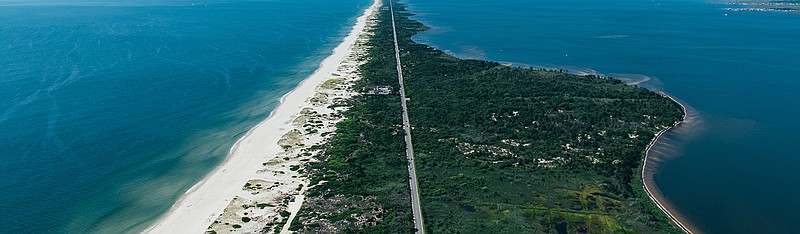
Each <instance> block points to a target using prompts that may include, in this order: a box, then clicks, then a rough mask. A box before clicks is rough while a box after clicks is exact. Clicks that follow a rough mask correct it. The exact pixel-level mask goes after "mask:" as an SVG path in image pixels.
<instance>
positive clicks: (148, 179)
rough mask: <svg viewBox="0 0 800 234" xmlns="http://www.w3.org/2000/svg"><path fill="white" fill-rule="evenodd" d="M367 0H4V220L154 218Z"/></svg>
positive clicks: (324, 52)
mask: <svg viewBox="0 0 800 234" xmlns="http://www.w3.org/2000/svg"><path fill="white" fill-rule="evenodd" d="M369 4H371V1H368V0H333V1H330V0H324V1H323V0H264V1H258V0H256V1H220V0H211V1H196V2H192V1H184V0H175V1H163V0H146V1H114V0H99V1H40V0H33V1H8V0H0V201H2V202H0V217H2V218H0V224H2V225H0V226H2V227H3V232H7V233H121V232H122V233H126V232H138V231H141V230H143V229H144V228H146V227H147V225H149V224H150V223H151V222H152V221H154V219H156V218H157V217H158V216H159V215H160V214H161V213H163V212H165V211H166V210H167V209H169V207H170V206H171V205H172V204H173V202H174V201H175V200H176V199H177V198H178V197H179V196H180V195H181V194H182V193H183V192H184V191H186V190H187V189H188V188H189V187H191V186H192V185H194V184H195V183H196V182H197V181H199V180H200V179H201V178H202V177H203V176H204V175H205V174H206V173H208V172H209V171H210V170H211V169H213V168H214V167H215V166H216V165H217V164H219V163H220V162H221V161H222V160H223V159H224V157H225V155H226V154H227V152H228V150H229V148H230V147H231V145H232V144H233V143H234V142H235V141H236V140H237V139H238V138H239V137H241V136H242V135H243V134H244V133H245V132H246V131H247V130H249V129H250V128H251V127H253V126H255V124H257V123H258V122H259V121H261V120H263V119H264V118H266V117H267V115H268V114H269V112H270V111H271V110H272V109H273V108H274V107H275V106H276V105H277V103H278V101H279V98H280V97H281V96H282V95H283V94H285V93H286V92H288V91H289V90H291V89H292V88H293V87H294V86H295V85H296V84H297V83H298V82H300V81H301V80H302V79H303V78H305V77H306V76H308V75H310V74H311V73H312V72H313V71H314V70H315V69H316V68H317V67H318V65H319V62H321V61H322V59H324V58H325V57H326V56H328V55H329V54H330V53H331V52H332V51H331V50H332V49H333V48H334V47H335V46H336V45H338V44H339V42H340V40H341V39H342V38H344V36H346V34H347V33H348V32H349V30H350V27H351V26H352V25H353V24H354V23H355V19H356V17H358V16H359V15H360V14H361V13H362V12H363V10H364V9H365V8H366V7H367V6H368V5H369Z"/></svg>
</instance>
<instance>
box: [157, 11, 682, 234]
mask: <svg viewBox="0 0 800 234" xmlns="http://www.w3.org/2000/svg"><path fill="white" fill-rule="evenodd" d="M389 1H392V0H376V1H375V4H374V5H373V6H372V7H370V9H369V10H367V12H366V13H365V16H362V18H361V19H359V22H358V24H357V26H356V28H355V29H354V30H353V34H351V36H350V37H348V39H346V40H345V42H344V43H343V46H340V47H342V48H344V49H342V51H344V52H341V51H336V52H335V53H334V55H333V56H332V57H335V58H334V59H332V60H330V61H329V60H326V62H325V63H324V64H323V67H322V68H320V71H319V72H318V74H315V76H316V77H311V78H309V80H307V81H305V82H304V83H303V84H301V85H300V86H299V87H298V88H297V90H295V91H293V92H292V93H290V94H288V95H287V96H286V100H285V102H284V103H283V104H282V105H281V107H279V108H278V109H277V110H276V111H275V113H273V115H272V117H270V119H269V120H266V121H265V122H264V123H262V125H259V127H256V128H255V129H254V130H253V131H252V132H251V133H250V134H248V136H247V137H245V138H243V139H242V140H241V142H240V143H239V144H237V146H236V147H238V148H236V147H235V148H234V149H233V150H232V153H231V156H230V158H229V159H228V161H226V162H225V163H224V164H223V166H222V167H221V168H220V169H218V170H216V171H215V172H214V173H212V175H211V176H210V177H209V178H207V179H206V180H205V181H204V182H203V183H201V184H199V185H198V187H197V188H196V189H193V190H192V191H190V192H189V193H188V194H187V196H185V198H183V199H182V200H181V201H180V202H179V203H178V204H177V205H176V207H175V208H173V211H172V212H170V214H168V215H167V216H166V217H165V218H164V219H162V220H161V221H160V222H159V223H157V224H156V225H155V226H154V227H153V229H151V230H152V231H160V230H180V229H181V228H183V227H185V226H184V225H194V226H189V227H191V228H190V229H191V230H195V229H198V228H199V229H202V230H205V231H206V232H207V233H236V232H248V233H250V232H260V233H414V232H417V233H421V232H430V233H682V232H683V230H682V229H681V227H679V226H678V225H676V224H675V223H673V222H672V220H671V219H670V217H668V216H667V215H665V213H664V212H662V210H661V209H659V207H658V206H657V205H656V203H654V202H653V200H651V199H650V197H649V196H648V193H647V191H646V190H645V187H644V186H643V184H642V179H641V175H642V174H641V172H642V162H643V159H645V155H646V152H647V149H648V148H649V145H650V144H651V142H652V141H654V139H655V138H656V137H657V136H658V134H659V133H661V132H663V131H665V130H667V129H669V128H670V127H672V126H675V125H676V124H677V123H679V122H680V121H682V119H683V116H684V110H682V108H681V105H680V104H678V103H677V102H675V101H674V100H672V99H670V98H669V97H667V96H665V95H662V94H659V93H656V92H653V91H650V90H647V89H645V88H640V87H635V86H629V85H626V84H624V83H623V82H622V81H620V80H617V79H614V78H610V77H600V76H594V75H575V74H567V73H564V72H560V71H552V70H546V69H533V68H522V67H511V66H504V65H501V64H499V63H496V62H490V61H481V60H471V59H459V58H456V57H453V56H451V55H448V54H446V53H444V52H442V51H440V50H437V49H435V48H432V47H430V46H428V45H424V44H419V43H416V42H414V41H413V40H412V39H411V37H412V36H413V35H415V34H417V33H419V32H421V31H424V30H427V27H426V26H424V25H422V24H421V23H419V22H417V21H415V20H413V19H411V18H410V16H412V14H411V13H409V12H408V11H407V10H406V9H405V5H402V4H398V3H396V2H389ZM392 17H394V21H395V24H394V27H393V24H392ZM394 32H396V37H395V35H394ZM395 43H397V47H395ZM396 48H397V49H396ZM338 49H339V48H337V50H338ZM396 52H399V53H398V54H399V55H397V54H396ZM396 55H397V56H396ZM336 56H338V57H336ZM397 57H399V58H397ZM337 58H338V59H337ZM398 60H402V64H400V65H398V64H399V63H398ZM334 65H335V66H334ZM398 66H401V68H402V76H403V77H404V80H401V82H402V84H404V87H403V86H401V84H400V83H398V74H397V72H398V70H401V69H398ZM330 67H334V68H337V69H334V70H330ZM401 89H403V90H404V91H405V99H404V100H401V99H400V91H401ZM290 98H291V99H292V100H289V99H290ZM401 101H404V102H407V109H408V112H407V114H408V118H409V119H410V123H411V124H410V129H411V130H413V145H414V154H415V159H416V160H415V166H416V176H417V178H418V183H419V197H420V201H419V202H420V204H421V208H422V212H421V213H422V215H423V216H424V219H422V220H424V222H425V225H424V226H425V230H415V228H414V227H415V220H416V219H414V218H413V217H412V215H413V214H412V213H413V212H412V205H411V204H412V203H411V198H412V191H411V190H410V188H409V176H410V175H409V169H408V166H409V165H408V162H409V161H407V157H406V149H407V143H406V141H405V136H406V131H404V127H403V126H404V121H403V118H402V113H403V110H402V107H401ZM285 106H290V107H289V108H285ZM258 134H263V136H264V137H258V136H260V135H258ZM251 135H254V136H251ZM268 136H271V137H268ZM249 144H254V145H257V146H253V147H255V148H252V149H260V148H258V147H263V148H266V149H268V150H255V151H252V153H249V154H245V155H243V154H242V153H240V152H242V151H246V150H249V149H251V148H245V147H249ZM273 149H274V150H273ZM248 152H249V151H248ZM231 171H240V172H231ZM226 173H227V174H226ZM232 173H233V174H232ZM237 173H239V174H237ZM234 174H235V176H233V175H234ZM240 174H241V175H240ZM217 177H222V178H221V179H216V178H217ZM215 189H221V190H215ZM209 196H210V197H211V198H209ZM204 199H205V200H209V199H214V202H215V203H214V206H207V203H205V202H206V201H205V200H204ZM193 206H204V207H208V208H204V209H202V210H201V211H200V212H197V213H191V211H192V210H193V209H194V208H192V207H193ZM186 217H189V218H187V219H192V220H196V222H191V223H190V222H185V221H182V220H181V219H182V218H186Z"/></svg>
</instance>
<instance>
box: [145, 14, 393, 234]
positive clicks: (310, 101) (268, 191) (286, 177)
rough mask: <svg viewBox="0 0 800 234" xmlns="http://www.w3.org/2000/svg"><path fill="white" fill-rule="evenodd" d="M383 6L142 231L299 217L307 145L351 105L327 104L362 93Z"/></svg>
mask: <svg viewBox="0 0 800 234" xmlns="http://www.w3.org/2000/svg"><path fill="white" fill-rule="evenodd" d="M379 7H380V1H379V0H376V1H375V2H374V4H373V5H372V6H370V7H369V8H367V9H366V10H365V12H364V14H363V15H362V16H361V17H359V18H358V20H357V22H356V24H355V26H353V28H352V31H351V32H350V34H349V35H348V36H347V37H346V38H344V40H343V42H342V43H341V44H339V45H338V46H337V47H336V48H335V49H334V50H333V54H332V55H331V56H329V57H327V58H326V59H325V60H324V61H323V62H322V63H321V66H320V67H319V69H318V70H317V71H316V72H314V74H312V75H311V76H309V77H308V78H306V79H305V80H304V81H303V82H302V83H300V84H299V85H298V86H297V87H296V88H295V89H294V90H292V91H291V92H289V93H288V94H286V95H285V96H284V97H283V98H282V99H281V104H280V105H279V106H278V107H277V108H276V109H275V110H273V112H272V113H271V114H270V115H269V117H268V118H267V119H266V120H264V121H262V122H261V123H259V124H258V125H257V126H256V127H254V128H253V129H251V130H250V131H249V132H248V133H247V134H246V135H245V136H244V137H242V138H241V139H239V141H237V142H236V144H234V146H233V147H232V148H231V150H230V153H229V155H228V157H227V158H226V160H225V161H224V162H223V163H222V164H221V165H220V166H218V167H217V168H215V169H214V171H213V172H211V173H210V174H209V175H208V176H206V177H205V178H204V179H203V180H202V181H200V182H199V183H197V184H196V185H195V186H193V187H192V188H191V189H189V191H187V192H186V193H185V194H184V195H183V196H182V197H181V198H180V199H179V200H178V201H177V202H176V203H175V204H174V205H173V207H172V208H171V209H170V210H169V211H168V212H167V213H166V214H164V215H163V216H162V217H161V218H160V219H159V220H157V221H156V222H155V223H154V224H153V225H152V226H150V227H149V228H148V229H147V230H145V231H144V232H145V233H204V232H207V231H209V230H213V232H215V233H230V232H241V233H251V232H260V231H264V230H268V231H272V229H271V228H279V227H280V226H281V225H283V223H285V222H287V220H290V217H287V215H286V214H291V217H294V215H295V213H296V212H297V210H299V208H300V206H301V205H302V200H303V196H302V195H303V192H304V191H305V189H306V187H307V186H306V185H307V184H308V178H306V177H305V176H304V175H301V174H300V173H299V172H297V168H298V167H299V166H301V165H302V163H303V162H305V161H308V160H313V159H311V155H312V153H314V152H312V151H311V150H310V149H309V146H312V145H315V144H318V143H320V142H322V141H324V140H326V139H327V138H329V137H330V133H332V132H333V131H334V130H335V129H334V128H335V123H337V122H339V121H341V120H342V117H341V115H339V114H338V112H339V111H341V108H346V107H338V108H340V109H337V108H330V107H329V106H330V105H331V104H333V103H336V102H340V101H341V100H342V99H346V98H349V97H352V96H353V95H355V94H356V93H354V91H353V90H352V89H351V85H352V84H353V83H354V82H355V80H357V79H359V78H360V76H359V74H358V71H357V67H358V65H359V64H361V63H363V61H362V60H359V57H361V55H363V54H364V53H365V51H366V48H365V46H366V45H365V44H366V43H365V42H366V40H367V38H368V35H367V34H368V33H365V29H368V28H369V27H370V25H371V23H370V22H372V20H374V17H373V16H374V14H375V13H376V12H377V11H378V8H379ZM370 19H372V20H370ZM265 226H266V228H265ZM288 226H289V225H288V224H287V225H285V226H283V228H282V230H283V232H288V231H287V229H286V228H287V227H288ZM283 232H282V233H283Z"/></svg>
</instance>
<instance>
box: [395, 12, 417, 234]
mask: <svg viewBox="0 0 800 234" xmlns="http://www.w3.org/2000/svg"><path fill="white" fill-rule="evenodd" d="M389 11H391V14H392V34H393V35H394V55H395V60H396V61H397V79H398V81H399V82H400V104H401V105H402V106H403V130H405V131H406V137H405V138H406V157H407V158H408V174H409V179H408V183H409V187H410V188H411V210H412V212H413V214H414V227H415V228H416V229H417V232H416V233H419V234H422V233H425V225H424V222H423V220H422V208H421V207H420V204H419V186H418V185H417V170H416V167H415V164H414V146H413V145H412V144H411V123H410V122H409V121H408V107H407V105H406V100H407V99H406V90H405V86H404V85H403V66H402V65H401V63H400V46H399V45H398V44H397V28H396V26H395V21H394V3H393V2H392V1H391V0H390V1H389Z"/></svg>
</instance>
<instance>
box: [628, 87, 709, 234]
mask: <svg viewBox="0 0 800 234" xmlns="http://www.w3.org/2000/svg"><path fill="white" fill-rule="evenodd" d="M661 95H663V96H664V97H666V98H669V99H670V100H672V101H673V102H675V103H678V105H680V106H681V109H683V120H681V121H678V122H675V124H673V125H672V126H669V127H667V128H665V129H663V130H661V131H659V132H658V133H656V135H655V137H654V138H653V140H651V141H650V143H649V144H648V145H647V148H646V151H645V156H644V161H643V162H642V174H641V179H642V186H643V187H644V191H645V192H647V196H648V197H650V200H652V201H653V203H655V204H656V206H657V207H658V208H659V209H660V210H661V211H662V212H664V214H666V215H667V217H669V219H670V220H672V222H673V223H675V224H676V225H677V226H678V227H679V228H681V230H683V231H684V232H686V233H690V234H691V233H697V232H696V231H695V230H696V229H694V228H692V227H691V226H689V225H688V224H686V223H684V222H681V219H680V218H679V216H677V214H675V213H673V212H671V211H670V209H669V206H667V205H666V204H667V203H668V202H666V201H665V200H664V198H663V197H661V193H659V192H657V191H658V188H655V187H654V185H652V184H650V183H648V182H652V176H653V175H652V174H646V172H648V170H647V162H648V159H649V158H650V152H651V150H652V149H653V146H655V145H656V143H658V140H659V139H661V136H663V135H664V133H665V132H667V131H670V130H672V129H674V128H676V127H678V126H679V125H681V124H682V123H683V122H684V121H686V118H687V116H688V114H687V113H688V112H687V108H686V106H684V105H683V103H681V102H679V101H678V100H676V99H675V98H673V97H672V96H669V95H667V94H665V93H661ZM650 172H651V173H652V171H650ZM662 201H663V202H662Z"/></svg>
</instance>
